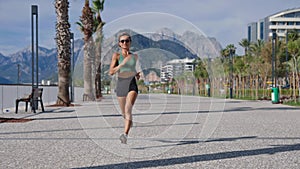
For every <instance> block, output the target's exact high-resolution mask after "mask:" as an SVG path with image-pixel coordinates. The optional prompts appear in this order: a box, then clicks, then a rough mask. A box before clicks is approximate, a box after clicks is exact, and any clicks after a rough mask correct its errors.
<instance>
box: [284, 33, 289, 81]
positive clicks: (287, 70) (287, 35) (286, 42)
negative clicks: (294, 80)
mask: <svg viewBox="0 0 300 169" xmlns="http://www.w3.org/2000/svg"><path fill="white" fill-rule="evenodd" d="M288 41H289V32H288V30H286V35H285V44H286V48H285V62H286V63H287V62H288V58H289V53H288V46H287V45H288ZM288 75H289V69H288V65H286V73H285V85H286V86H287V84H288Z"/></svg>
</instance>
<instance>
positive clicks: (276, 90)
mask: <svg viewBox="0 0 300 169" xmlns="http://www.w3.org/2000/svg"><path fill="white" fill-rule="evenodd" d="M271 98H272V103H279V88H278V87H273V88H272V95H271Z"/></svg>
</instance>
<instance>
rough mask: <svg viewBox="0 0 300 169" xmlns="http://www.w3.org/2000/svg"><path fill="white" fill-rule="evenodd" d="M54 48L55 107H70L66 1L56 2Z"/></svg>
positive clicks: (69, 58)
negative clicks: (55, 49) (56, 78)
mask: <svg viewBox="0 0 300 169" xmlns="http://www.w3.org/2000/svg"><path fill="white" fill-rule="evenodd" d="M54 5H55V11H56V38H55V40H56V46H57V59H58V63H57V67H58V94H57V98H58V99H57V101H56V104H57V105H64V106H69V105H70V99H69V80H70V73H71V69H70V68H71V39H70V24H69V21H68V20H69V15H68V9H69V2H68V0H56V1H55V4H54Z"/></svg>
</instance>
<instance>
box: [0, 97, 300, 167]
mask: <svg viewBox="0 0 300 169" xmlns="http://www.w3.org/2000/svg"><path fill="white" fill-rule="evenodd" d="M77 104H78V105H77V106H75V107H45V109H46V112H44V113H39V111H38V113H36V114H33V113H25V112H24V110H22V109H21V110H20V113H19V114H17V115H16V114H14V113H3V114H0V117H7V118H8V117H10V118H26V119H33V120H32V121H29V122H24V123H8V122H5V123H0V145H1V148H0V166H1V168H9V169H10V168H11V169H15V168H30V169H31V168H43V169H44V168H46V169H47V168H49V169H53V168H76V169H81V168H205V169H206V168H208V169H218V168H220V169H232V168H235V169H237V168H240V169H245V168H251V169H253V168H276V169H297V168H300V129H299V128H300V109H299V108H295V107H290V106H285V105H280V104H272V103H271V102H270V101H239V100H225V99H212V98H202V97H193V96H175V95H163V94H152V95H139V96H138V99H137V102H136V105H135V108H134V110H133V114H134V116H133V118H134V124H133V128H132V130H131V132H130V135H129V139H128V144H121V143H120V141H119V139H118V137H119V135H120V133H122V131H123V120H122V116H121V115H120V113H119V108H118V104H117V101H116V98H115V97H111V96H105V97H104V99H103V100H102V101H101V102H84V103H77ZM22 111H23V112H22Z"/></svg>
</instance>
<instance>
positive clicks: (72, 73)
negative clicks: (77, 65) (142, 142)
mask: <svg viewBox="0 0 300 169" xmlns="http://www.w3.org/2000/svg"><path fill="white" fill-rule="evenodd" d="M70 39H71V40H72V49H71V50H72V69H71V83H70V84H71V99H70V100H71V102H74V78H73V75H74V60H75V58H74V33H72V32H71V33H70Z"/></svg>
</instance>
